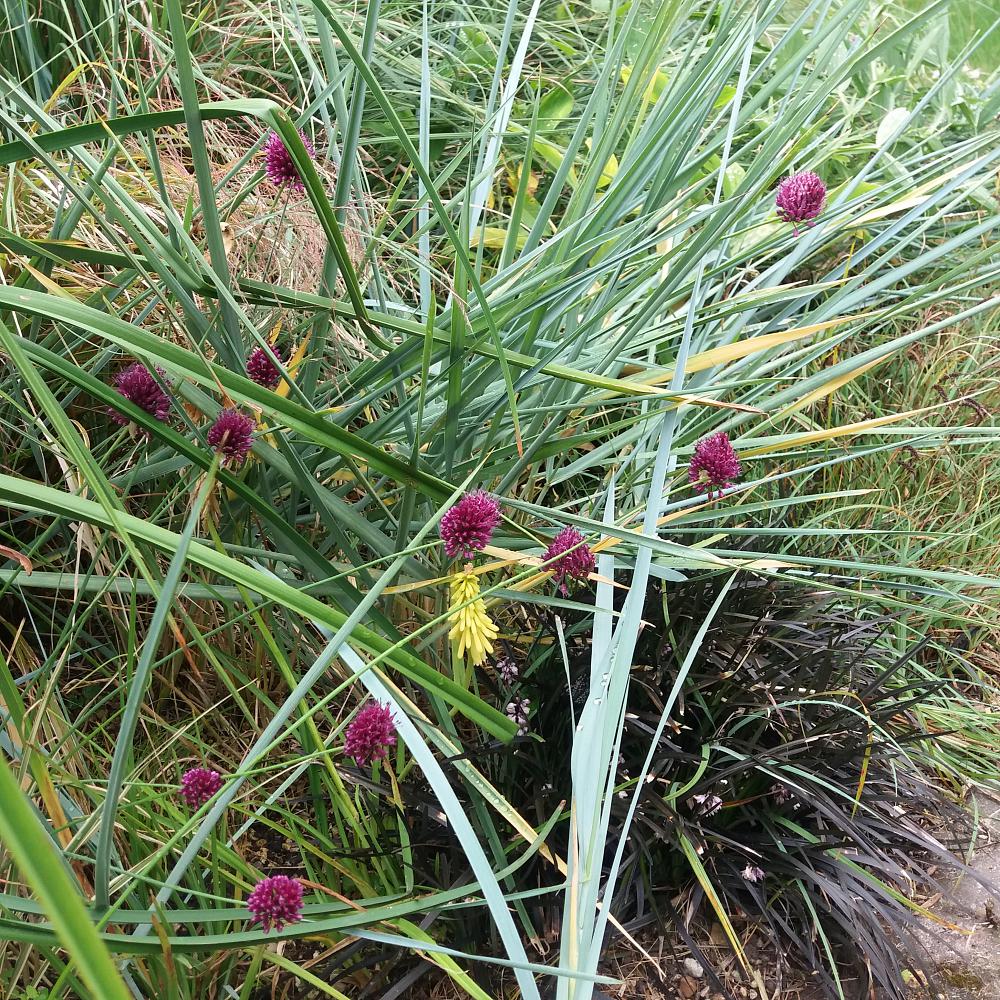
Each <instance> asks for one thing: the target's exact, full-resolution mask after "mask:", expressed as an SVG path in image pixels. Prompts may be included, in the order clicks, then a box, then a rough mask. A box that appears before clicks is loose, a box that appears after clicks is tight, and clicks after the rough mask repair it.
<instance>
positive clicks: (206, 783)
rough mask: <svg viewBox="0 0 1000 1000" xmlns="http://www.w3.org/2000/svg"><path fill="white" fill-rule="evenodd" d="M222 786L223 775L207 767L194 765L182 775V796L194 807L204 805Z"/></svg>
mask: <svg viewBox="0 0 1000 1000" xmlns="http://www.w3.org/2000/svg"><path fill="white" fill-rule="evenodd" d="M221 787H222V775H221V774H219V772H218V771H210V770H209V769H208V768H207V767H192V768H190V769H189V770H187V771H185V772H184V774H182V775H181V798H182V799H184V801H185V802H186V803H187V804H188V805H189V806H190V807H191V808H192V809H197V808H199V807H200V806H203V805H204V804H205V803H206V802H207V801H208V800H209V799H210V798H211V797H212V796H213V795H214V794H215V793H216V792H217V791H218V790H219V789H220V788H221Z"/></svg>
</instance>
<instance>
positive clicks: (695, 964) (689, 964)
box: [684, 958, 705, 979]
mask: <svg viewBox="0 0 1000 1000" xmlns="http://www.w3.org/2000/svg"><path fill="white" fill-rule="evenodd" d="M684 975H686V976H691V977H692V978H694V979H701V977H702V976H704V975H705V970H704V969H703V968H702V967H701V963H700V962H699V961H697V960H696V959H693V958H685V959H684Z"/></svg>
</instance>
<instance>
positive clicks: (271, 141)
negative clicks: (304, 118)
mask: <svg viewBox="0 0 1000 1000" xmlns="http://www.w3.org/2000/svg"><path fill="white" fill-rule="evenodd" d="M299 137H300V138H301V139H302V145H304V146H305V147H306V152H307V153H308V154H309V156H310V158H312V157H313V156H315V155H316V154H315V151H314V150H313V146H312V143H311V142H310V141H309V140H308V139H307V138H306V137H305V136H304V135H303V134H302V133H301V132H300V133H299ZM264 171H265V172H266V173H267V179H268V180H269V181H270V182H271V183H272V184H273V185H274V186H275V187H277V188H280V187H284V186H285V185H286V184H290V185H291V186H292V188H293V190H295V191H301V190H302V188H303V184H302V178H301V177H300V176H299V170H298V167H296V166H295V161H294V160H293V159H292V154H291V153H289V152H288V147H287V146H286V145H285V143H284V142H283V141H282V138H281V136H280V135H278V133H277V132H272V133H271V134H270V135H269V136H268V137H267V142H266V143H264Z"/></svg>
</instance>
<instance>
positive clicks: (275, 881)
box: [247, 875, 302, 931]
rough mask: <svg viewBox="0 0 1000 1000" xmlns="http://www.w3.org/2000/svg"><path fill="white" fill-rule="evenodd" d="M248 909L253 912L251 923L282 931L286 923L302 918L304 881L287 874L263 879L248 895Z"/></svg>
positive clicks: (267, 929)
mask: <svg viewBox="0 0 1000 1000" xmlns="http://www.w3.org/2000/svg"><path fill="white" fill-rule="evenodd" d="M247 909H248V910H249V911H250V912H251V913H252V914H253V916H252V918H251V920H250V923H252V924H260V925H261V927H262V928H263V929H264V930H265V931H270V930H276V931H280V930H281V929H282V928H283V927H284V926H285V924H294V923H298V921H300V920H301V919H302V883H301V882H299V880H298V879H295V878H289V877H288V876H287V875H272V876H270V877H269V878H265V879H261V880H260V882H258V883H257V885H256V887H255V888H254V890H253V892H251V893H250V895H249V896H247Z"/></svg>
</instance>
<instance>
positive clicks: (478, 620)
mask: <svg viewBox="0 0 1000 1000" xmlns="http://www.w3.org/2000/svg"><path fill="white" fill-rule="evenodd" d="M463 605H464V607H463ZM451 608H452V612H451V614H450V615H449V616H448V621H450V622H451V631H450V632H449V633H448V636H449V638H451V639H453V640H455V641H456V642H457V643H458V655H459V656H465V655H466V654H468V657H469V659H470V661H471V662H472V663H473V664H475V665H476V666H479V664H480V663H482V662H483V661H484V660H485V659H486V654H487V653H492V652H493V642H494V640H495V639H496V637H497V635H498V632H497V627H496V625H494V624H493V620H492V619H491V618H490V616H489V615H488V614H487V613H486V603H485V602H484V601H483V599H482V598H481V597H480V596H479V579H478V577H477V576H476V574H475V573H473V572H472V566H471V565H467V566H466V567H465V569H464V570H463V571H462V572H461V573H459V574H458V575H457V576H454V577H452V580H451Z"/></svg>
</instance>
